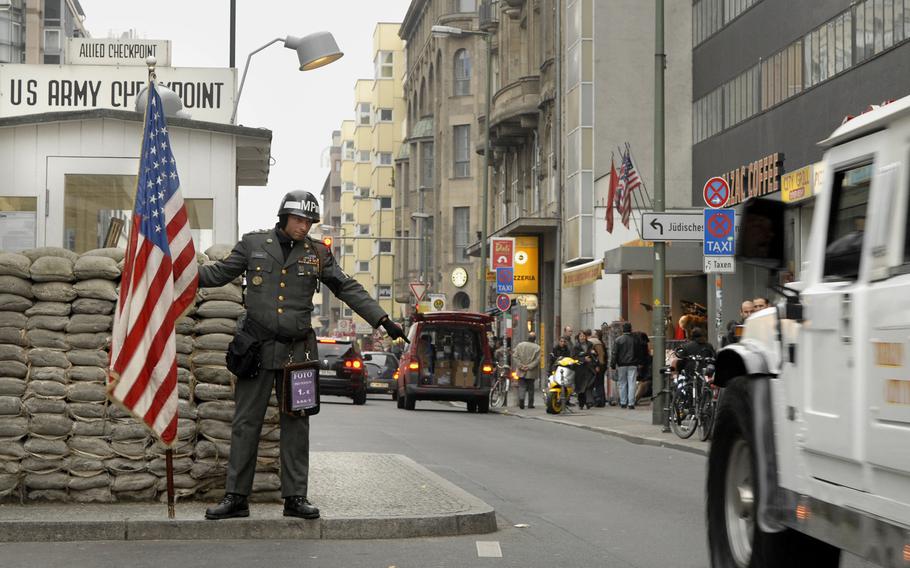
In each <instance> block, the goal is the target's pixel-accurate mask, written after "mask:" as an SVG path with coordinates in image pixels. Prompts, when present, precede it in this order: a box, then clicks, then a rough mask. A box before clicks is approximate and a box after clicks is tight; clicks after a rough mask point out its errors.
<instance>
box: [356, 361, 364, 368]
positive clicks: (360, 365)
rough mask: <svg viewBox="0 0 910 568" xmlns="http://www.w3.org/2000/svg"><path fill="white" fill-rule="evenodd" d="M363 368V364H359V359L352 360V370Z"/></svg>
mask: <svg viewBox="0 0 910 568" xmlns="http://www.w3.org/2000/svg"><path fill="white" fill-rule="evenodd" d="M361 367H363V363H361V362H360V359H354V368H355V369H359V368H361Z"/></svg>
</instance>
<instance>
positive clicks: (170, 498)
mask: <svg viewBox="0 0 910 568" xmlns="http://www.w3.org/2000/svg"><path fill="white" fill-rule="evenodd" d="M157 63H158V61H157V59H155V58H154V57H148V58H146V60H145V64H146V65H148V69H149V84H148V88H147V91H146V103H145V112H146V114H148V105H149V104H150V103H151V100H152V83H153V82H154V81H155V80H156V79H157V78H158V77H157V75H156V74H155V65H156V64H157ZM160 112H164V109H161V110H160ZM146 120H148V119H146ZM145 122H146V121H143V124H145ZM142 148H143V149H144V148H145V133H144V132H143V135H142ZM140 162H141V159H140ZM137 191H138V188H137ZM164 464H165V467H164V469H165V477H166V481H167V518H168V519H170V520H174V518H175V517H176V513H175V511H174V450H173V448H171V447H167V448H165V449H164Z"/></svg>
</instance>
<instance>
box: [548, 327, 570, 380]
mask: <svg viewBox="0 0 910 568" xmlns="http://www.w3.org/2000/svg"><path fill="white" fill-rule="evenodd" d="M570 343H571V340H570V339H569V338H568V337H566V336H565V335H564V336H562V337H560V338H559V342H558V343H557V344H556V345H554V346H553V350H552V351H550V372H551V373H552V372H553V369H555V368H556V362H557V361H559V360H560V359H562V358H563V357H571V356H572V348H571V347H570V346H569V344H570Z"/></svg>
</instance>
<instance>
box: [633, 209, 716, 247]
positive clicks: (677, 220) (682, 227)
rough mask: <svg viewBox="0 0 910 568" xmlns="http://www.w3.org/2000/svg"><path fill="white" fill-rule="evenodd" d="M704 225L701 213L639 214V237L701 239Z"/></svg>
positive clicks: (668, 239) (672, 239) (649, 239)
mask: <svg viewBox="0 0 910 568" xmlns="http://www.w3.org/2000/svg"><path fill="white" fill-rule="evenodd" d="M704 227H705V225H704V216H703V215H702V214H701V213H654V212H650V211H646V212H644V213H642V214H641V233H642V234H641V238H642V239H644V240H646V241H701V240H702V239H704V237H705V235H704Z"/></svg>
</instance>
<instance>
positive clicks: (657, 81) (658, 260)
mask: <svg viewBox="0 0 910 568" xmlns="http://www.w3.org/2000/svg"><path fill="white" fill-rule="evenodd" d="M654 6H655V15H654V211H656V212H658V213H661V212H663V211H664V144H665V140H664V69H665V68H666V54H665V53H664V0H654ZM665 252H666V243H664V242H663V241H655V242H654V274H653V281H652V288H653V292H654V301H653V306H652V307H653V309H652V310H651V315H652V318H653V322H652V328H653V329H652V331H653V334H654V358H653V360H652V364H651V380H652V383H651V387H652V388H651V390H652V397H653V398H652V399H651V400H652V403H651V423H652V424H663V425H666V423H667V419H666V409H665V408H664V406H665V405H666V401H667V396H666V394H667V393H665V392H664V385H663V375H661V374H660V369H661V368H662V367H663V366H664V330H665V329H666V325H665V324H664V321H665V318H664V309H665V306H664V304H665V302H664V278H665V272H666V270H665V269H666V266H665V264H664V263H665V262H666V256H665ZM665 427H666V426H665Z"/></svg>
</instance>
